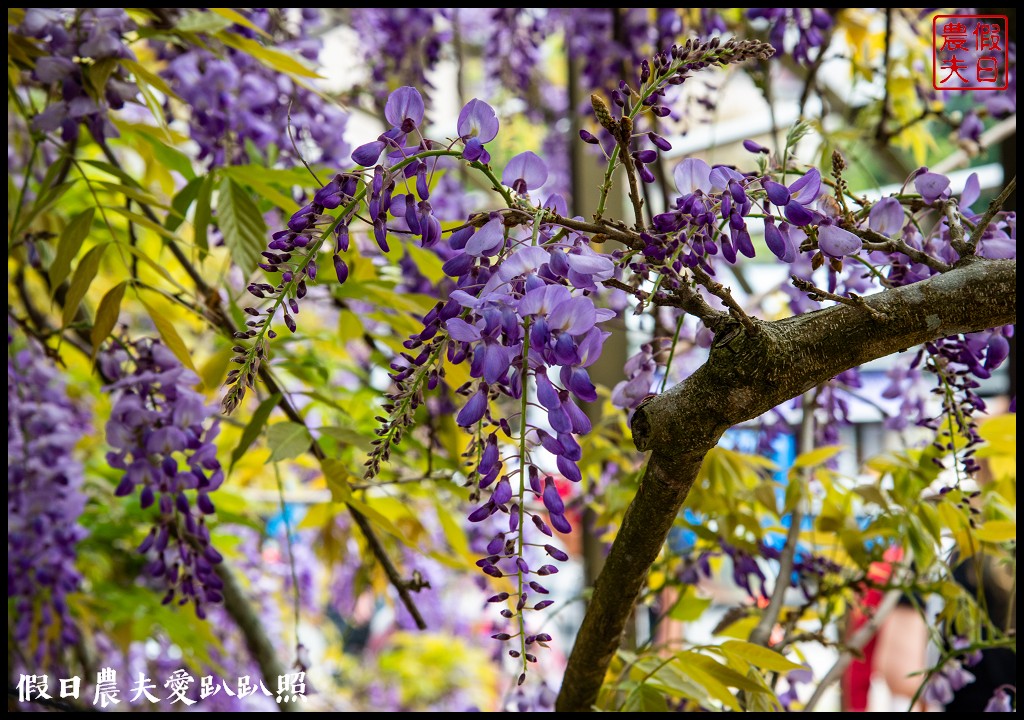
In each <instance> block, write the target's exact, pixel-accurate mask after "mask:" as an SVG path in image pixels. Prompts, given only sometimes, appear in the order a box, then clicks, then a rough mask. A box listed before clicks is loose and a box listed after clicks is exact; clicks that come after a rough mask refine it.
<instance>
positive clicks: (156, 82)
mask: <svg viewBox="0 0 1024 720" xmlns="http://www.w3.org/2000/svg"><path fill="white" fill-rule="evenodd" d="M121 65H122V66H124V68H125V69H126V70H128V71H129V72H130V73H131V74H132V75H134V76H135V79H136V80H142V81H143V82H145V83H146V84H147V85H150V86H152V87H153V88H154V89H156V90H158V91H160V92H161V93H163V95H164V97H169V98H174V99H175V100H177V101H178V102H185V101H184V100H182V99H181V98H180V97H178V93H176V92H174V90H172V89H171V86H170V85H168V84H167V82H166V81H165V80H164V79H163V78H162V77H160V76H159V75H157V74H156V73H155V72H152V71H151V70H149V69H148V68H146V66H145V65H142V64H140V63H137V62H135V61H134V60H121Z"/></svg>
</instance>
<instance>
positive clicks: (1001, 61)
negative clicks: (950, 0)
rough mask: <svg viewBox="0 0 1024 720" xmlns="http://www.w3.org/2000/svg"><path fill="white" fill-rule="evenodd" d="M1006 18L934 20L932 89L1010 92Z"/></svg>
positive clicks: (977, 16)
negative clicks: (1008, 89) (1008, 90)
mask: <svg viewBox="0 0 1024 720" xmlns="http://www.w3.org/2000/svg"><path fill="white" fill-rule="evenodd" d="M1007 28H1008V21H1007V18H1006V16H1005V15H936V16H935V17H934V18H933V19H932V87H934V88H935V89H936V90H1006V89H1007V88H1008V87H1009V86H1010V71H1009V61H1010V53H1009V44H1008V39H1007V36H1006V30H1007Z"/></svg>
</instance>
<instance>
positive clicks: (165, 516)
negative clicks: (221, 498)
mask: <svg viewBox="0 0 1024 720" xmlns="http://www.w3.org/2000/svg"><path fill="white" fill-rule="evenodd" d="M101 362H102V368H103V372H104V375H105V376H106V377H108V378H110V379H111V380H112V382H111V384H110V386H109V388H108V390H109V391H110V392H111V393H112V394H113V397H114V406H113V409H112V410H111V413H110V420H109V421H108V422H107V428H106V430H107V443H108V444H109V445H110V446H111V448H113V449H112V450H111V452H109V453H107V462H108V463H109V464H110V466H111V467H113V468H116V469H118V470H123V471H124V475H123V476H122V478H121V481H120V483H119V484H118V486H117V489H116V490H115V494H116V495H118V496H125V495H131V494H133V493H134V492H135V491H136V490H138V491H139V502H140V504H141V505H142V507H143V508H148V507H150V506H152V505H156V507H157V510H158V516H157V519H156V524H155V526H154V527H153V528H152V529H151V530H150V531H149V534H148V535H147V536H146V539H145V540H143V542H142V544H141V545H140V546H139V552H140V553H142V554H144V555H146V556H147V557H149V558H150V562H149V564H148V565H147V566H146V575H147V576H148V577H149V578H151V579H152V580H153V581H155V582H156V583H159V584H161V585H163V586H165V587H166V588H167V592H166V594H165V595H164V599H163V602H164V603H165V604H167V603H170V602H172V601H174V600H175V599H177V601H178V604H179V605H184V604H186V603H188V602H192V603H193V604H194V607H195V611H196V615H198V616H199V617H200V618H202V617H205V616H206V611H205V610H204V608H203V605H204V603H217V602H220V601H221V599H222V597H221V594H220V589H221V587H222V582H221V580H220V578H219V577H217V574H216V572H215V571H214V566H215V565H216V564H217V563H219V562H220V561H221V559H222V558H221V555H220V553H219V552H217V550H216V549H215V548H214V547H213V545H211V544H210V531H209V529H208V528H207V527H206V519H205V516H206V515H212V514H213V513H214V506H213V501H212V500H211V499H210V493H211V492H213V491H214V490H216V489H217V488H218V487H220V485H221V483H223V482H224V471H223V470H222V469H221V466H220V461H219V460H218V459H217V447H216V445H214V444H213V441H214V438H216V436H217V433H218V431H219V429H220V428H219V423H218V421H217V419H216V417H215V412H216V409H215V408H214V407H212V406H210V405H208V404H207V402H206V399H205V398H204V397H203V396H202V395H201V394H200V393H198V392H196V390H195V389H194V387H195V386H196V385H197V384H198V383H199V378H198V377H197V376H196V374H195V373H193V372H192V371H191V370H188V369H186V368H185V367H184V366H182V364H181V362H180V361H179V360H178V359H177V358H176V357H175V356H174V354H173V353H171V351H170V350H168V349H167V348H166V347H165V346H164V345H162V344H160V343H158V342H155V341H152V340H140V341H138V342H136V343H134V344H132V345H131V346H128V347H126V348H125V349H116V350H112V351H110V352H109V353H107V354H106V355H105V356H104V357H103V358H102V360H101Z"/></svg>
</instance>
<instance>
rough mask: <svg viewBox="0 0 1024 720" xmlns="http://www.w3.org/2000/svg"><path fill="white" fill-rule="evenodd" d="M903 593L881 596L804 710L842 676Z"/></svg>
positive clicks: (817, 701)
mask: <svg viewBox="0 0 1024 720" xmlns="http://www.w3.org/2000/svg"><path fill="white" fill-rule="evenodd" d="M903 593H904V590H902V589H901V590H890V591H889V592H888V593H886V595H885V597H883V598H882V602H881V603H880V604H879V605H878V609H877V610H875V614H874V615H872V616H871V619H870V620H868V621H867V622H866V623H864V625H862V626H861V627H860V629H859V630H857V632H855V633H854V634H853V637H851V638H850V640H849V642H847V643H846V649H845V650H844V651H843V654H842V655H840V656H839V659H838V660H836V663H835V665H833V666H832V668H831V669H830V670H829V671H828V672H827V673H825V677H823V678H822V679H821V682H819V683H818V687H816V688H814V694H813V695H811V698H810V700H808V701H807V704H806V705H804V710H803V711H804V712H811V711H813V710H814V708H815V706H816V705H817V704H818V703H819V702H820V701H821V698H822V697H824V695H825V691H826V690H828V688H829V687H831V685H832V684H833V683H834V682H836V681H837V680H839V678H841V677H842V676H843V673H844V672H846V668H847V667H849V665H850V663H851V662H852V661H853V659H854V657H855V656H857V655H858V654H859V653H860V651H861V650H863V649H864V646H865V645H867V644H868V643H869V642H870V641H871V638H873V637H874V636H875V634H876V633H877V632H878V629H879V628H880V627H882V623H883V622H885V619H886V618H887V617H889V614H890V613H891V612H892V611H893V610H895V609H896V606H897V605H899V602H900V598H901V597H903Z"/></svg>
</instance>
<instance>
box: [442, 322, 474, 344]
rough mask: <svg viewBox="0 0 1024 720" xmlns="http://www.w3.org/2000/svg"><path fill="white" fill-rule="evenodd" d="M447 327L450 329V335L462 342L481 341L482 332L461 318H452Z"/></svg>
mask: <svg viewBox="0 0 1024 720" xmlns="http://www.w3.org/2000/svg"><path fill="white" fill-rule="evenodd" d="M445 327H447V328H448V335H449V336H451V337H452V339H454V340H458V341H460V342H474V341H476V340H479V339H480V331H479V330H478V329H477V328H476V326H475V325H470V324H469V323H468V322H466V321H465V320H463V319H461V318H452V319H451V320H449V321H448V322H447V323H445Z"/></svg>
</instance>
